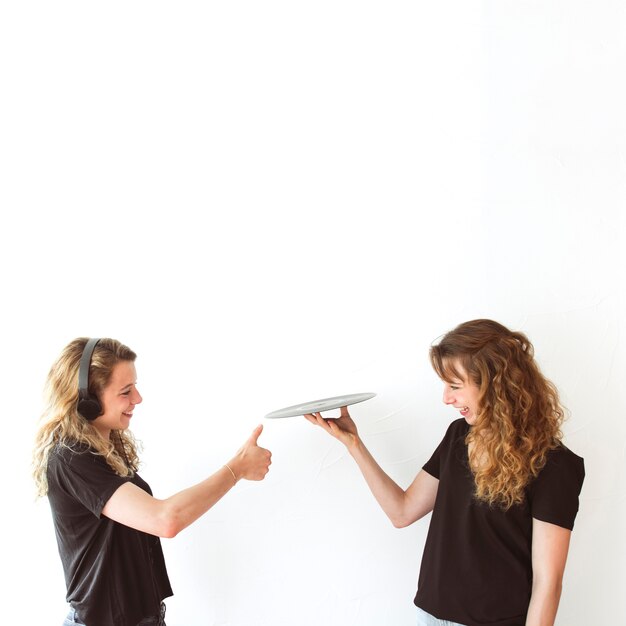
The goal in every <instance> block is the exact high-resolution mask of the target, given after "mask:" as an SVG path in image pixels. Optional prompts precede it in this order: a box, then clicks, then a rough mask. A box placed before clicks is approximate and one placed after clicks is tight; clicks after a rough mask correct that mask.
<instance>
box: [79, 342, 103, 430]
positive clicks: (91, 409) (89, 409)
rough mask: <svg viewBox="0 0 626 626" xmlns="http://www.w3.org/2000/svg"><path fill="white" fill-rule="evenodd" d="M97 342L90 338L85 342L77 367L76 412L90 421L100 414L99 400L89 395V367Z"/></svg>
mask: <svg viewBox="0 0 626 626" xmlns="http://www.w3.org/2000/svg"><path fill="white" fill-rule="evenodd" d="M99 341H100V338H92V339H89V340H88V341H87V343H86V344H85V347H84V348H83V355H82V356H81V357H80V365H79V366H78V412H79V413H80V414H81V415H82V416H83V417H84V418H85V419H86V420H90V421H91V420H94V419H96V417H98V415H101V414H102V407H101V405H100V402H99V400H98V399H97V398H95V397H94V396H92V395H91V394H90V393H89V366H90V365H91V357H92V355H93V351H94V350H95V348H96V345H97V343H98V342H99Z"/></svg>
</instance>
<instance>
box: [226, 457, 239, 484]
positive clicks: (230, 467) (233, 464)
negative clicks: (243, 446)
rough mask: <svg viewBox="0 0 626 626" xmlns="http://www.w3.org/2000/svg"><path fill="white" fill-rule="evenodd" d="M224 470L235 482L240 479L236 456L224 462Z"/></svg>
mask: <svg viewBox="0 0 626 626" xmlns="http://www.w3.org/2000/svg"><path fill="white" fill-rule="evenodd" d="M224 471H225V472H227V473H228V474H230V476H231V478H232V479H233V481H234V483H235V484H237V483H238V482H239V481H240V480H241V477H242V476H241V468H240V466H239V463H238V462H237V459H236V458H234V459H231V460H230V461H228V463H224Z"/></svg>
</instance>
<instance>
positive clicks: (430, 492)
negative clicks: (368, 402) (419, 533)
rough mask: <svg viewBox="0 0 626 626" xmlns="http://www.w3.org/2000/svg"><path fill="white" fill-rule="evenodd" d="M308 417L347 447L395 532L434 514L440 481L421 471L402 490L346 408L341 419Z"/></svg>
mask: <svg viewBox="0 0 626 626" xmlns="http://www.w3.org/2000/svg"><path fill="white" fill-rule="evenodd" d="M305 417H306V418H307V419H308V420H309V422H311V423H312V424H315V425H317V426H320V427H321V428H323V429H324V430H325V431H326V432H327V433H329V434H330V435H332V436H333V437H335V438H336V439H338V440H339V441H341V442H342V443H343V444H344V445H345V446H346V448H347V449H348V452H349V453H350V455H351V456H352V458H353V459H354V460H355V461H356V463H357V465H358V466H359V469H360V470H361V473H362V474H363V477H364V478H365V481H366V482H367V484H368V486H369V488H370V490H371V492H372V494H373V495H374V497H375V498H376V500H377V502H378V504H379V505H380V507H381V508H382V509H383V511H384V512H385V514H386V515H387V517H388V518H389V519H390V520H391V523H392V524H393V525H394V526H395V527H396V528H403V527H405V526H409V525H410V524H412V523H413V522H415V521H417V520H418V519H420V518H422V517H424V515H426V514H427V513H430V512H431V511H432V510H433V507H434V506H435V498H436V497H437V489H438V487H439V481H438V480H437V479H436V478H434V477H433V476H431V475H430V474H428V473H427V472H425V471H423V470H422V471H420V472H419V474H418V475H417V476H416V478H415V480H414V481H413V483H412V484H411V485H410V487H409V488H408V489H407V490H406V491H405V490H404V489H402V488H401V487H400V486H399V485H397V484H396V483H395V482H394V481H393V480H392V479H391V478H390V477H389V476H388V475H387V474H386V473H385V472H384V471H383V469H382V468H381V467H380V465H378V463H377V462H376V460H375V459H374V457H373V456H372V455H371V454H370V452H369V450H368V449H367V448H366V447H365V445H364V444H363V442H362V441H361V439H360V437H359V435H358V432H357V429H356V425H355V424H354V422H353V420H352V418H351V417H350V415H349V413H348V410H347V409H346V408H345V407H343V408H342V409H341V416H340V417H339V418H338V419H324V418H323V417H322V416H321V414H320V413H315V414H309V415H306V416H305Z"/></svg>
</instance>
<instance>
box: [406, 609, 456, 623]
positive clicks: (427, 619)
mask: <svg viewBox="0 0 626 626" xmlns="http://www.w3.org/2000/svg"><path fill="white" fill-rule="evenodd" d="M417 626H463V624H459V623H458V622H449V621H448V620H446V619H437V618H436V617H433V616H432V615H431V614H430V613H426V611H423V610H422V609H420V608H419V606H418V607H417Z"/></svg>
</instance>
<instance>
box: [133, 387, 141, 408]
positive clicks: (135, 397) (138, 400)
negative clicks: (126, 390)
mask: <svg viewBox="0 0 626 626" xmlns="http://www.w3.org/2000/svg"><path fill="white" fill-rule="evenodd" d="M131 402H132V403H133V404H141V403H142V402H143V398H142V397H141V394H140V393H139V392H138V391H137V389H134V393H133V397H132V398H131Z"/></svg>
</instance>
